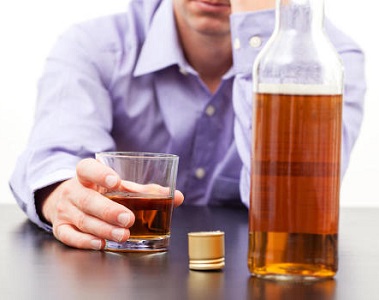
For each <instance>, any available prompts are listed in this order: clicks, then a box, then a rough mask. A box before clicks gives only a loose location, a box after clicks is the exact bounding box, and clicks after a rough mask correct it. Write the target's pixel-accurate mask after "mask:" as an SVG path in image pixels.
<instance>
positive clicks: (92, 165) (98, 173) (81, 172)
mask: <svg viewBox="0 0 379 300" xmlns="http://www.w3.org/2000/svg"><path fill="white" fill-rule="evenodd" d="M76 174H77V177H78V180H79V182H80V183H81V184H82V185H84V186H86V187H90V188H93V186H94V184H95V185H98V186H101V187H104V188H114V187H117V186H118V185H119V184H120V177H119V176H118V174H117V173H116V172H115V171H114V170H112V168H110V167H107V166H105V165H104V164H102V163H100V162H99V161H97V160H96V159H93V158H86V159H83V160H81V161H80V162H79V163H78V164H77V166H76Z"/></svg>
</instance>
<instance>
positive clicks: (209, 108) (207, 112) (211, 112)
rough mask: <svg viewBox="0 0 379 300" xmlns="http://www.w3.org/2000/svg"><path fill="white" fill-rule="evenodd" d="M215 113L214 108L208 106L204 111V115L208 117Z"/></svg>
mask: <svg viewBox="0 0 379 300" xmlns="http://www.w3.org/2000/svg"><path fill="white" fill-rule="evenodd" d="M215 112H216V108H215V107H214V106H213V105H208V107H207V108H206V110H205V113H206V114H207V115H208V116H209V117H212V116H213V115H214V114H215Z"/></svg>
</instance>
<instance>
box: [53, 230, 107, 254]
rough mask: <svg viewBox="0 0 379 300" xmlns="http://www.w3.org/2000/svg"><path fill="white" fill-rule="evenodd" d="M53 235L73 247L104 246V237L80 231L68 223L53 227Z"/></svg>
mask: <svg viewBox="0 0 379 300" xmlns="http://www.w3.org/2000/svg"><path fill="white" fill-rule="evenodd" d="M54 236H55V237H56V238H57V239H58V240H59V241H61V242H62V243H64V244H66V245H67V246H70V247H74V248H80V249H88V250H102V249H104V247H105V240H104V239H100V238H98V237H96V236H93V235H91V234H88V233H83V232H80V231H78V230H77V229H76V228H75V227H74V226H73V225H70V224H61V225H59V226H56V227H54Z"/></svg>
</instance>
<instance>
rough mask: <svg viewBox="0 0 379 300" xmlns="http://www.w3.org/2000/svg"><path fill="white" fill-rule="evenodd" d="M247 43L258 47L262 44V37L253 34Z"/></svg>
mask: <svg viewBox="0 0 379 300" xmlns="http://www.w3.org/2000/svg"><path fill="white" fill-rule="evenodd" d="M249 44H250V46H251V47H253V48H258V47H260V46H261V45H262V39H261V38H260V37H259V36H253V37H252V38H251V39H250V41H249Z"/></svg>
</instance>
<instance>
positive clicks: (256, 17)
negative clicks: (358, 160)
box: [231, 11, 366, 207]
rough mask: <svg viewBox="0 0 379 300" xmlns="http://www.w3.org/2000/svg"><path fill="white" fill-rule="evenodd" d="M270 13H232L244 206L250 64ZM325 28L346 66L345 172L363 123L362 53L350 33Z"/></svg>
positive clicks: (266, 30) (268, 27) (247, 180)
mask: <svg viewBox="0 0 379 300" xmlns="http://www.w3.org/2000/svg"><path fill="white" fill-rule="evenodd" d="M273 13H274V12H273V11H262V12H253V13H240V14H234V15H232V16H231V30H232V42H233V63H234V69H235V72H236V77H235V80H234V87H233V107H234V111H235V124H234V136H235V141H236V145H237V149H238V153H239V155H240V157H241V160H242V163H243V166H242V171H241V180H240V193H241V199H242V202H243V203H244V204H245V205H246V206H247V207H248V206H249V194H250V152H251V130H252V99H253V84H252V66H253V63H254V61H255V59H256V57H257V55H258V53H259V51H260V50H261V49H262V47H263V46H264V45H265V43H266V42H267V40H268V39H269V37H270V36H271V32H272V30H273V28H274V23H273V20H274V17H273ZM326 30H327V33H328V35H329V37H330V39H331V41H332V43H333V44H334V46H335V48H336V50H337V51H338V53H339V55H340V57H341V59H342V61H343V65H344V69H345V86H344V88H345V89H344V104H343V135H342V166H341V173H342V175H344V174H345V172H346V170H347V167H348V164H349V158H350V154H351V151H352V149H353V146H354V144H355V142H356V140H357V138H358V134H359V131H360V128H361V124H362V118H363V105H364V96H365V92H366V83H365V76H364V75H365V71H364V55H363V52H362V50H361V49H360V48H359V47H358V46H357V45H356V44H355V43H354V42H353V41H352V40H351V39H350V38H349V37H347V36H346V35H344V34H343V33H342V32H341V31H339V30H338V29H336V28H335V27H334V26H333V25H331V24H330V23H329V22H327V23H326Z"/></svg>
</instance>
